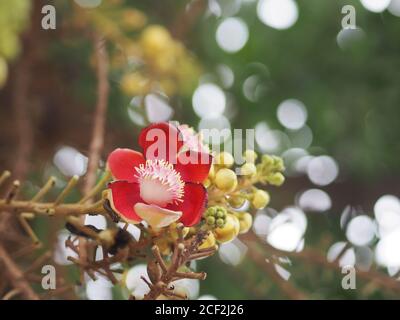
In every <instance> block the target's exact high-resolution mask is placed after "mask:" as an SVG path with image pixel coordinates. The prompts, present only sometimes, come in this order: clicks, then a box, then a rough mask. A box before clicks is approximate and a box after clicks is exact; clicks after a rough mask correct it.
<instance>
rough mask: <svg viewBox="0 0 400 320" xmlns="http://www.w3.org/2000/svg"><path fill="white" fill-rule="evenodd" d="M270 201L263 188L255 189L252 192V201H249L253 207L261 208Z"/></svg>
mask: <svg viewBox="0 0 400 320" xmlns="http://www.w3.org/2000/svg"><path fill="white" fill-rule="evenodd" d="M269 201H270V197H269V194H268V193H267V192H265V191H264V190H257V191H256V192H255V193H254V196H253V201H252V202H251V203H252V205H253V206H254V208H256V209H262V208H265V207H266V206H267V205H268V203H269Z"/></svg>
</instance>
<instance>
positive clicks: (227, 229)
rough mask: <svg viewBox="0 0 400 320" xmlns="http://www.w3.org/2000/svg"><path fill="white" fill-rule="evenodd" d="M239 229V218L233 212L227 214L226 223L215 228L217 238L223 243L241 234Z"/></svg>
mask: <svg viewBox="0 0 400 320" xmlns="http://www.w3.org/2000/svg"><path fill="white" fill-rule="evenodd" d="M239 229H240V223H239V219H238V218H236V217H235V216H234V215H232V214H227V215H226V223H225V225H224V226H223V227H222V228H216V229H215V230H214V235H215V239H217V241H218V242H221V243H226V242H229V241H232V240H233V239H234V238H235V237H236V236H237V235H238V234H239Z"/></svg>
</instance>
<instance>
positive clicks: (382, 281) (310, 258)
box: [245, 233, 400, 293]
mask: <svg viewBox="0 0 400 320" xmlns="http://www.w3.org/2000/svg"><path fill="white" fill-rule="evenodd" d="M245 238H246V239H247V241H246V242H248V243H249V244H250V243H258V244H259V245H261V246H262V247H264V248H266V249H267V250H268V251H269V252H272V253H274V254H277V255H280V256H287V257H292V258H298V259H300V260H302V261H303V262H305V263H308V264H311V265H319V266H321V267H325V268H328V269H331V270H335V271H339V272H341V270H342V268H341V266H340V265H339V262H338V261H336V262H335V261H333V262H330V261H328V260H327V259H326V257H325V256H324V255H323V254H321V253H319V252H317V251H315V250H313V249H304V250H303V251H300V252H288V251H282V250H278V249H276V248H274V247H272V246H271V245H269V244H268V243H266V242H261V240H260V239H259V238H258V237H257V236H256V235H254V234H253V233H248V234H246V236H245ZM357 276H359V277H360V278H362V279H363V280H366V281H370V282H372V283H375V284H377V285H378V286H380V287H381V288H384V289H388V290H391V291H392V292H395V293H400V283H399V282H398V281H396V280H395V279H393V278H391V277H389V276H387V275H385V274H383V273H381V272H378V271H374V270H370V271H362V270H359V269H357Z"/></svg>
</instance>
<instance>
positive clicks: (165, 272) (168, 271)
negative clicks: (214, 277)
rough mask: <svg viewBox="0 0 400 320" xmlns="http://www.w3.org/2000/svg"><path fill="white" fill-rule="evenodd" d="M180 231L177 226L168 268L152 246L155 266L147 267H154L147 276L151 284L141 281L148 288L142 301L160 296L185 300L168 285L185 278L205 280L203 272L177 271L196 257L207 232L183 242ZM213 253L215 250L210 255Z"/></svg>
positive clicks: (180, 228) (158, 252) (179, 225)
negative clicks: (176, 235)
mask: <svg viewBox="0 0 400 320" xmlns="http://www.w3.org/2000/svg"><path fill="white" fill-rule="evenodd" d="M182 230H183V225H182V224H178V225H177V233H178V239H177V243H176V244H175V247H174V251H173V253H172V257H171V263H170V264H169V265H168V266H167V265H166V264H165V262H164V260H163V259H162V257H161V254H160V251H159V248H158V247H157V246H156V245H155V246H153V248H152V251H153V255H154V257H155V264H154V262H153V263H152V262H150V263H149V266H151V265H155V269H154V268H153V269H150V271H152V273H151V274H149V277H150V279H151V282H149V281H147V280H146V279H143V280H144V281H145V282H146V284H147V285H148V286H149V288H150V291H149V292H148V293H147V294H146V295H145V296H144V300H154V299H157V297H158V296H160V295H162V294H163V295H165V296H168V297H172V298H178V299H185V298H187V297H183V296H181V295H179V294H176V293H175V292H173V291H172V290H173V289H171V288H170V283H171V282H173V281H176V280H179V279H185V278H187V279H201V280H204V279H205V278H206V273H205V272H199V273H197V272H179V271H178V270H179V268H180V267H181V266H182V265H185V264H186V263H187V262H188V261H190V260H191V257H193V256H194V255H196V253H197V252H198V250H199V249H198V247H199V246H200V245H201V244H202V243H203V241H204V239H205V238H206V237H207V234H208V231H200V232H199V233H198V234H196V235H195V236H193V237H192V238H190V239H189V240H187V241H185V240H184V237H183V231H182ZM214 252H215V250H214V251H213V252H212V253H214ZM207 253H208V252H207ZM208 255H210V253H208ZM158 266H159V268H158ZM148 269H149V268H148Z"/></svg>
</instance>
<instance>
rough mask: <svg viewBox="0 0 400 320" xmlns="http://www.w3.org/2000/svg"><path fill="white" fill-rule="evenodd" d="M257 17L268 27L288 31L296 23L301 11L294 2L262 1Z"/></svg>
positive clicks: (289, 0)
mask: <svg viewBox="0 0 400 320" xmlns="http://www.w3.org/2000/svg"><path fill="white" fill-rule="evenodd" d="M257 15H258V18H259V19H260V20H261V21H262V22H263V23H264V24H266V25H267V26H270V27H272V28H275V29H288V28H290V27H291V26H293V25H294V24H295V23H296V21H297V19H298V16H299V9H298V7H297V3H296V2H295V1H294V0H260V1H259V2H258V6H257Z"/></svg>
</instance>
